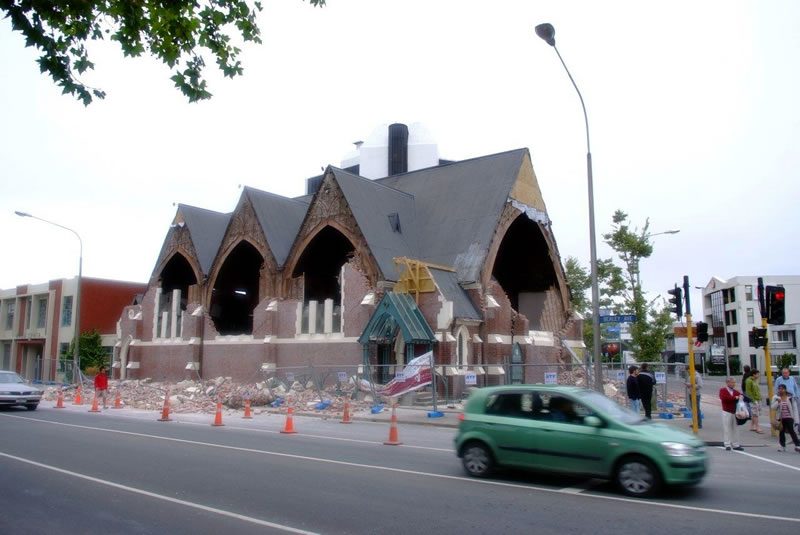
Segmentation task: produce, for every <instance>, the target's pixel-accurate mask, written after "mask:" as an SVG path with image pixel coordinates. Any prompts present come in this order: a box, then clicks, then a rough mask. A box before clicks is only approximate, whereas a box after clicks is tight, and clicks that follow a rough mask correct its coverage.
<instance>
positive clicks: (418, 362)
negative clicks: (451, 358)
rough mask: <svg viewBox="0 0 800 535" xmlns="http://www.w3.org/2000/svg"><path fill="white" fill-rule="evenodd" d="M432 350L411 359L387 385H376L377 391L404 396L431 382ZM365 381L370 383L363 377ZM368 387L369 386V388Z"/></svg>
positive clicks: (363, 381)
mask: <svg viewBox="0 0 800 535" xmlns="http://www.w3.org/2000/svg"><path fill="white" fill-rule="evenodd" d="M432 357H433V354H432V352H431V351H428V352H427V353H425V354H423V355H420V356H418V357H416V358H414V359H412V360H411V361H409V363H408V364H406V366H405V367H404V368H403V370H402V371H401V372H399V373H398V374H397V375H396V376H395V378H394V379H392V380H391V381H389V382H388V383H386V384H385V385H375V392H376V393H378V394H380V395H382V396H386V397H395V396H402V395H403V394H406V393H408V392H412V391H414V390H419V389H420V388H422V387H424V386H427V385H429V384H431V358H432ZM364 383H366V384H367V385H369V383H368V382H367V381H365V380H363V379H362V388H363V387H364ZM367 389H368V388H367Z"/></svg>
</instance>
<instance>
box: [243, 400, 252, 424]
mask: <svg viewBox="0 0 800 535" xmlns="http://www.w3.org/2000/svg"><path fill="white" fill-rule="evenodd" d="M252 417H253V415H252V414H250V400H249V399H246V400H244V416H242V418H247V419H248V420H249V419H251V418H252Z"/></svg>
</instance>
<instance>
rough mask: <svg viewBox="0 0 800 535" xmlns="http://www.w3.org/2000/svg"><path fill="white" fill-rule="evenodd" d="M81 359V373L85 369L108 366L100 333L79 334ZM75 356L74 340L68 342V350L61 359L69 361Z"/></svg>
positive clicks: (95, 331) (107, 357)
mask: <svg viewBox="0 0 800 535" xmlns="http://www.w3.org/2000/svg"><path fill="white" fill-rule="evenodd" d="M78 349H79V351H80V357H81V371H83V370H85V369H86V368H98V367H99V366H100V365H101V364H105V365H106V366H108V365H109V362H108V361H109V355H108V351H106V349H105V348H104V347H103V341H102V339H101V338H100V333H99V332H98V331H97V330H96V329H95V330H92V331H89V332H84V333H81V338H80V345H79V346H78ZM74 354H75V340H73V341H72V342H70V344H69V349H68V350H67V352H66V353H63V354H62V355H61V358H62V359H70V358H72V355H74Z"/></svg>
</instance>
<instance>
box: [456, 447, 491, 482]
mask: <svg viewBox="0 0 800 535" xmlns="http://www.w3.org/2000/svg"><path fill="white" fill-rule="evenodd" d="M461 462H462V464H463V465H464V470H465V471H466V472H467V474H469V475H471V476H473V477H487V476H488V475H490V474H491V473H492V472H493V471H494V459H493V458H492V452H491V451H489V448H488V447H487V446H486V444H482V443H480V442H470V443H468V444H467V445H466V446H464V453H463V455H462V456H461Z"/></svg>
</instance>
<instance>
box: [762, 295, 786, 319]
mask: <svg viewBox="0 0 800 535" xmlns="http://www.w3.org/2000/svg"><path fill="white" fill-rule="evenodd" d="M765 290H766V294H767V323H769V324H770V325H783V324H784V323H785V322H786V290H784V289H783V288H782V287H780V286H767V287H766V288H765Z"/></svg>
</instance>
